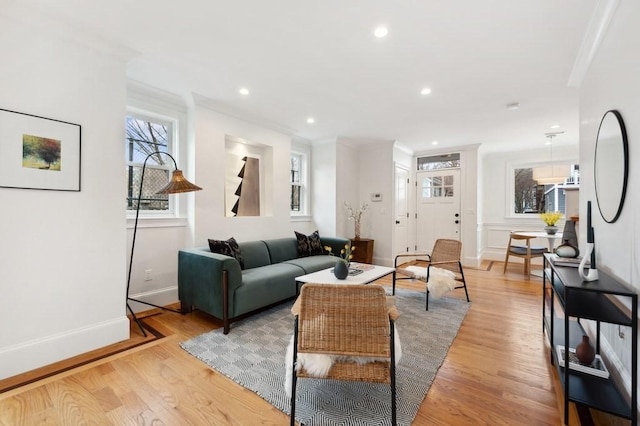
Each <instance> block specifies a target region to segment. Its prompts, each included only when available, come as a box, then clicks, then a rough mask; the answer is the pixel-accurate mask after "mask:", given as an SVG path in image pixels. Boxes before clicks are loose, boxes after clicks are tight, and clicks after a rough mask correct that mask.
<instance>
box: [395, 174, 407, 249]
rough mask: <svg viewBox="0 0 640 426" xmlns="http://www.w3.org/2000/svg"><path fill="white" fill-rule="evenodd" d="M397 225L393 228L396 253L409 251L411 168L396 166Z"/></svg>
mask: <svg viewBox="0 0 640 426" xmlns="http://www.w3.org/2000/svg"><path fill="white" fill-rule="evenodd" d="M395 173H396V174H395V179H396V182H395V225H394V229H393V238H394V245H393V248H394V251H395V252H396V254H400V253H406V252H407V251H409V228H408V226H407V222H408V217H409V210H408V195H409V192H408V189H409V170H407V169H406V168H403V167H401V166H396V172H395Z"/></svg>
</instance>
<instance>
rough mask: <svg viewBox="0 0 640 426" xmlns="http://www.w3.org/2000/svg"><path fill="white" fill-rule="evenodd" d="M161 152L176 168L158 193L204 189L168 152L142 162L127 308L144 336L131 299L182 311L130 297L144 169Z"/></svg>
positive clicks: (156, 153) (161, 307)
mask: <svg viewBox="0 0 640 426" xmlns="http://www.w3.org/2000/svg"><path fill="white" fill-rule="evenodd" d="M160 154H163V155H166V156H167V157H169V158H171V160H173V166H174V168H175V170H174V171H173V173H172V175H171V180H170V181H169V183H168V184H167V185H166V186H165V187H164V188H162V189H161V190H159V191H157V192H156V194H179V193H181V192H193V191H200V190H201V189H202V188H200V187H199V186H197V185H194V184H192V183H191V182H189V181H188V180H187V179H186V178H185V177H184V175H183V174H182V170H180V169H178V164H177V163H176V159H175V158H173V156H172V155H171V154H169V153H166V152H152V153H151V154H149V155H147V157H146V158H145V159H144V163H143V164H142V176H141V177H140V189H139V190H138V206H137V207H136V221H135V224H134V226H133V241H132V242H131V258H130V259H129V276H128V278H127V309H128V310H129V312H131V315H132V316H133V319H134V320H135V321H136V323H137V324H138V327H140V331H142V334H143V336H144V337H147V333H146V332H145V331H144V327H143V326H142V323H141V322H140V320H139V319H138V317H137V316H136V314H135V313H134V312H133V309H131V306H130V305H129V301H130V300H132V301H134V302H138V303H144V304H145V305H149V306H153V307H156V308H160V309H164V310H167V311H171V312H178V313H180V311H176V310H173V309H169V308H166V307H164V306H158V305H154V304H153V303H149V302H145V301H143V300H138V299H134V298H132V297H129V287H130V286H131V269H132V267H133V252H134V250H135V247H136V234H137V232H138V217H139V216H140V199H141V198H142V187H143V184H144V171H145V169H146V168H147V161H148V160H149V158H151V157H152V156H154V155H160Z"/></svg>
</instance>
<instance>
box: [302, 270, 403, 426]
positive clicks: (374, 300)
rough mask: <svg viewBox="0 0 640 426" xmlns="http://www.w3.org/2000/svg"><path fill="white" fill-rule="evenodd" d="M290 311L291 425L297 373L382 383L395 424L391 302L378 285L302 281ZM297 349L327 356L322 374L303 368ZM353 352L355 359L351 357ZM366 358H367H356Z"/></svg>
mask: <svg viewBox="0 0 640 426" xmlns="http://www.w3.org/2000/svg"><path fill="white" fill-rule="evenodd" d="M292 313H293V314H294V315H295V325H294V341H293V366H292V372H293V376H292V380H291V425H294V424H295V410H296V384H297V379H299V378H314V379H319V378H320V379H330V380H349V381H359V382H373V383H388V384H389V385H390V387H391V424H392V425H395V424H396V347H395V329H394V321H395V320H396V319H397V318H398V317H399V314H398V311H397V309H396V307H395V305H391V306H388V302H387V296H386V293H385V290H384V288H383V287H382V286H379V285H374V284H368V285H349V284H313V283H308V284H305V285H304V286H303V287H302V289H301V291H300V296H299V298H298V300H297V301H296V303H295V304H294V307H293V308H292ZM302 354H325V355H331V356H332V359H333V364H332V365H331V368H330V369H329V371H328V373H327V375H326V376H324V377H316V376H313V375H311V374H309V373H308V372H307V371H306V370H305V369H304V364H303V363H302V362H300V364H301V366H300V367H299V371H296V363H297V362H298V358H299V357H300V356H301V355H302ZM353 357H357V358H358V362H354V360H353ZM362 357H369V358H370V359H371V362H362V359H363V358H362Z"/></svg>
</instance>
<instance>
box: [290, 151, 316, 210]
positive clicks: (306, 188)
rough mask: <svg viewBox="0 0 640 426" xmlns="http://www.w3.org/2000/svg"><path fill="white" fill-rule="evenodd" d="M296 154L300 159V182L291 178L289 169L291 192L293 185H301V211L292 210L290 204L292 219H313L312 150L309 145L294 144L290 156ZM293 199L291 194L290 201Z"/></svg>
mask: <svg viewBox="0 0 640 426" xmlns="http://www.w3.org/2000/svg"><path fill="white" fill-rule="evenodd" d="M293 156H296V157H298V158H299V159H300V182H299V183H294V182H292V179H291V170H289V194H291V186H292V185H299V186H300V211H298V212H296V211H293V210H291V205H289V212H290V214H291V219H292V220H299V221H303V220H310V219H311V213H310V212H311V202H310V199H311V190H310V183H309V182H310V179H309V176H310V170H309V167H310V166H309V165H310V163H311V161H310V158H311V151H310V149H309V148H308V147H307V146H303V145H299V144H296V145H293V144H292V147H291V155H290V157H293ZM289 164H291V159H290V160H289ZM290 201H291V196H289V202H290Z"/></svg>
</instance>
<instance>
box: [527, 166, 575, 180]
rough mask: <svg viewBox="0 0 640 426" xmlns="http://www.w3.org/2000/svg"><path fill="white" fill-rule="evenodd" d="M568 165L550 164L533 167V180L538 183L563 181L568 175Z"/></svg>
mask: <svg viewBox="0 0 640 426" xmlns="http://www.w3.org/2000/svg"><path fill="white" fill-rule="evenodd" d="M569 169H570V167H569V165H568V164H550V165H547V166H541V167H535V168H534V169H533V180H535V181H536V182H538V185H554V184H559V183H564V181H565V180H566V179H567V178H568V177H569V173H570V170H569Z"/></svg>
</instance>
